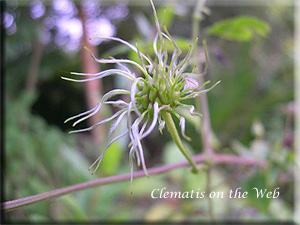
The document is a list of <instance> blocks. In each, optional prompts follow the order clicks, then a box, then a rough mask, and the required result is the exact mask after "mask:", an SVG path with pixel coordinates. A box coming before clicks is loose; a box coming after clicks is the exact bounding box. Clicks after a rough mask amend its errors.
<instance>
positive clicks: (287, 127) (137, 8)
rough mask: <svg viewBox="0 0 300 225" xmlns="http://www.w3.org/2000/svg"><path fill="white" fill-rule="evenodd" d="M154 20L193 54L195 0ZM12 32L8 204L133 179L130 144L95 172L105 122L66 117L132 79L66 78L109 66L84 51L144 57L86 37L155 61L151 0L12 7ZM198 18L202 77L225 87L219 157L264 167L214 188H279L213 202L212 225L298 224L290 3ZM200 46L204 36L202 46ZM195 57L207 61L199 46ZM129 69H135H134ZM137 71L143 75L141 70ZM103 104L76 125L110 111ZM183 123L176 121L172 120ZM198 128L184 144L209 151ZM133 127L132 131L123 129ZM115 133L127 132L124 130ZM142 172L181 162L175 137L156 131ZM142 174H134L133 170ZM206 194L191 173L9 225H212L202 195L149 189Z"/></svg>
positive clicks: (235, 173) (78, 196)
mask: <svg viewBox="0 0 300 225" xmlns="http://www.w3.org/2000/svg"><path fill="white" fill-rule="evenodd" d="M154 3H155V5H156V7H157V11H158V15H159V18H161V16H162V14H163V9H164V8H165V9H166V11H165V15H164V24H165V25H166V26H167V27H168V29H169V32H170V34H171V35H172V36H173V37H174V38H175V40H176V41H177V43H178V45H179V46H180V47H181V48H182V49H183V50H184V51H187V49H188V47H189V44H190V43H193V40H192V39H191V33H192V19H193V10H194V8H195V2H193V1H190V2H188V3H186V4H183V3H182V2H180V1H179V0H178V1H176V0H172V1H163V2H162V1H154ZM4 4H5V5H6V7H5V11H4V14H3V18H4V21H3V23H4V28H5V31H4V32H5V34H4V35H5V45H4V47H5V49H4V53H5V155H6V159H5V162H6V165H5V184H4V188H5V199H6V200H13V199H18V198H23V197H27V196H30V195H34V194H38V193H42V192H46V191H50V190H53V189H56V188H61V187H65V186H68V185H72V184H76V183H79V182H85V181H88V180H92V179H95V178H97V177H105V176H110V175H115V174H123V173H128V172H129V164H128V147H127V145H128V142H129V139H128V138H127V137H126V138H123V139H121V140H120V141H119V142H116V143H115V144H113V145H112V146H111V147H110V148H109V150H107V152H106V154H105V156H104V159H103V162H102V164H101V166H100V168H99V169H98V171H97V173H96V174H95V175H93V176H92V175H91V174H90V172H89V171H88V167H89V166H90V165H91V164H92V163H93V162H94V160H95V159H96V158H97V157H98V156H99V154H100V152H101V147H103V145H104V143H105V135H106V134H107V132H108V129H109V126H108V125H103V126H101V127H99V128H97V129H95V130H93V131H91V132H86V133H78V134H68V132H69V131H71V130H72V125H71V124H70V123H66V124H64V120H66V119H67V118H69V117H70V116H73V115H76V114H78V113H81V112H84V111H86V110H88V109H91V108H93V107H94V106H95V105H96V104H97V103H98V102H99V100H100V98H101V95H102V94H104V93H105V92H107V91H109V90H111V89H113V88H115V87H118V88H126V87H128V86H129V85H130V84H128V83H126V82H127V81H125V80H123V79H121V78H120V77H109V78H105V79H103V80H101V81H96V82H89V83H73V82H68V81H65V80H62V79H61V78H60V77H61V76H68V75H69V72H88V73H95V72H99V71H101V70H104V69H108V68H112V67H113V65H110V66H108V65H99V64H96V63H94V61H93V60H92V59H91V58H90V56H89V54H88V53H87V52H86V51H85V50H84V49H83V47H84V46H87V47H88V48H89V49H91V51H92V52H94V54H95V55H97V56H98V57H101V58H107V57H109V56H113V57H116V58H130V59H132V60H138V58H137V56H136V54H135V53H134V52H131V51H130V49H128V48H127V47H126V46H125V47H124V46H121V45H119V44H118V43H115V42H112V41H103V40H101V39H95V40H89V38H91V37H96V36H107V37H112V36H114V37H120V38H122V39H124V40H127V41H129V42H132V43H134V41H135V40H137V41H138V43H139V46H140V48H141V49H142V51H143V52H145V53H148V54H149V55H151V54H153V51H151V44H152V40H153V38H154V35H155V32H156V29H155V27H154V19H153V14H152V10H151V8H150V4H149V2H148V1H144V0H143V1H113V0H112V1H82V2H80V1H76V2H74V1H71V0H52V1H50V0H49V1H40V0H33V1H29V0H28V1H6V2H5V3H4ZM205 7H206V8H203V11H202V13H201V17H202V21H201V24H200V32H201V33H200V40H201V39H203V38H206V40H207V43H208V50H209V56H210V67H209V73H208V74H207V75H206V77H205V80H211V81H212V83H215V82H216V81H218V80H221V83H220V84H219V85H218V86H217V87H215V88H214V89H213V90H212V91H210V92H209V93H208V95H207V96H208V102H209V109H210V116H211V123H212V129H213V132H214V138H213V147H214V150H215V152H216V153H222V154H227V153H228V154H236V155H240V156H247V157H255V158H257V159H262V160H266V161H268V167H267V168H266V169H259V168H257V167H255V166H241V165H217V166H215V167H214V168H213V171H212V190H214V191H223V192H224V193H227V192H228V191H229V190H230V189H235V188H238V187H241V188H242V190H243V191H248V192H249V193H250V192H251V193H253V191H251V189H252V188H253V187H258V188H267V189H268V190H274V189H275V188H276V187H280V197H279V198H277V199H268V198H263V199H257V198H256V196H255V195H252V194H249V197H248V198H246V199H227V198H226V199H214V200H213V209H214V214H215V218H216V219H217V220H221V221H223V220H230V221H232V220H234V221H236V220H242V221H278V220H283V221H287V220H291V219H292V216H293V210H294V195H293V185H294V178H293V163H294V140H293V137H294V115H295V106H294V85H293V83H294V65H293V50H294V40H293V38H294V7H293V3H292V2H289V1H287V2H286V3H285V4H267V3H265V4H260V5H255V4H250V3H249V4H248V5H245V4H230V3H228V4H225V2H223V4H222V5H221V4H217V3H216V2H215V3H214V1H209V0H208V1H207V2H206V4H205ZM199 43H200V44H201V41H200V42H199ZM200 51H201V52H199V53H197V54H199V55H200V56H199V57H201V55H203V49H202V47H201V48H200ZM132 69H133V70H134V68H132ZM134 72H135V73H138V71H134ZM114 110H115V109H114V108H109V107H106V108H104V109H103V110H102V111H101V112H100V113H98V114H97V115H96V116H95V117H93V118H92V119H91V120H90V121H87V122H82V123H81V124H79V125H78V127H77V128H78V129H79V128H84V127H87V126H89V125H91V124H94V123H95V122H96V121H99V120H101V119H102V118H107V117H109V115H112V113H113V112H114ZM176 123H178V121H176ZM200 125H201V122H200V121H197V120H196V121H195V120H194V119H191V120H190V121H188V122H187V128H186V133H187V135H188V136H190V137H191V138H192V141H191V142H188V143H185V144H186V145H187V146H188V147H189V149H190V150H191V152H193V154H198V153H201V152H202V143H201V139H200V138H199V133H198V128H199V126H200ZM124 126H126V124H124ZM122 128H124V127H122V126H120V128H119V129H120V130H122ZM143 146H144V149H145V158H146V163H147V167H148V168H151V167H154V166H159V165H163V164H168V163H172V162H175V161H179V160H183V157H182V156H181V153H180V152H179V151H178V149H177V147H176V145H175V144H174V143H173V142H172V141H171V138H170V135H169V134H168V133H167V132H166V131H165V132H164V134H163V135H161V134H160V133H159V132H158V131H155V132H153V133H152V134H151V135H150V136H148V137H147V138H146V139H145V140H144V141H143ZM138 169H139V168H137V167H136V168H135V170H138ZM163 187H167V189H168V190H170V191H171V190H173V191H182V192H184V191H191V190H200V191H204V190H205V188H206V174H205V173H204V172H203V173H200V174H198V175H193V174H191V173H190V172H189V169H188V168H181V169H176V170H173V171H170V172H167V173H165V174H162V175H155V176H151V177H150V178H138V179H134V181H133V195H131V194H130V181H128V182H121V183H115V184H109V185H105V186H102V187H97V188H93V189H89V190H85V191H80V192H77V193H74V194H69V195H66V196H63V197H60V198H58V199H54V200H50V201H46V202H41V203H37V204H35V205H32V206H26V207H23V208H21V209H17V210H14V211H11V212H8V213H7V214H6V215H7V218H8V220H9V221H11V222H20V221H29V222H49V221H52V222H65V221H82V222H84V221H112V222H123V221H135V220H136V221H142V220H146V221H148V222H152V221H158V220H160V221H161V220H162V221H187V220H188V221H207V220H209V216H208V201H207V199H151V191H152V190H153V189H154V188H158V189H161V188H163Z"/></svg>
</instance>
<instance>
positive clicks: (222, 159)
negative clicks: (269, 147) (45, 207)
mask: <svg viewBox="0 0 300 225" xmlns="http://www.w3.org/2000/svg"><path fill="white" fill-rule="evenodd" d="M205 160H206V156H205V155H203V154H199V155H196V156H194V157H193V161H194V162H195V163H200V162H203V161H205ZM212 160H213V162H214V163H215V164H224V163H225V164H243V165H257V166H261V167H265V166H266V162H265V161H261V160H257V159H254V158H246V157H239V156H235V155H222V154H215V155H214V156H213V158H212ZM187 165H189V162H188V161H186V160H185V161H180V162H176V163H172V164H169V165H163V166H158V167H154V168H151V169H149V170H148V172H149V174H150V175H154V174H160V173H164V172H167V171H169V170H172V169H176V168H179V167H184V166H187ZM144 176H145V173H144V171H143V170H140V171H137V172H135V173H133V177H134V178H138V177H144ZM121 181H130V173H127V174H121V175H116V176H110V177H104V178H99V179H95V180H92V181H88V182H84V183H79V184H75V185H71V186H68V187H64V188H60V189H56V190H52V191H48V192H45V193H41V194H37V195H33V196H30V197H26V198H21V199H16V200H12V201H7V202H4V203H1V210H13V209H16V208H19V207H22V206H26V205H31V204H34V203H37V202H41V201H44V200H48V199H51V198H56V197H59V196H62V195H66V194H70V193H73V192H76V191H82V190H85V189H88V188H92V187H97V186H100V185H104V184H111V183H117V182H121Z"/></svg>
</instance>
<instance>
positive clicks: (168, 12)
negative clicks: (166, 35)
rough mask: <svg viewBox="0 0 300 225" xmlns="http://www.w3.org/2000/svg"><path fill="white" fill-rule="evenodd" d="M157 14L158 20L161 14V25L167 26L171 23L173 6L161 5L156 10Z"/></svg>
mask: <svg viewBox="0 0 300 225" xmlns="http://www.w3.org/2000/svg"><path fill="white" fill-rule="evenodd" d="M157 16H158V19H159V20H160V19H161V18H162V16H163V25H165V26H166V27H167V28H169V27H170V26H171V25H172V22H173V20H174V17H175V14H174V13H173V7H171V6H168V7H161V8H159V9H158V10H157Z"/></svg>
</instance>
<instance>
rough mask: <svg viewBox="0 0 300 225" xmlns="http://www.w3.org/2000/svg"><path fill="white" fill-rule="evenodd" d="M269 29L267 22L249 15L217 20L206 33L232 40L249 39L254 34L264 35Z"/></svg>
mask: <svg viewBox="0 0 300 225" xmlns="http://www.w3.org/2000/svg"><path fill="white" fill-rule="evenodd" d="M269 31H270V26H269V24H268V23H266V22H264V21H262V20H260V19H257V18H254V17H250V16H239V17H236V18H232V19H228V20H223V21H221V22H217V23H215V24H214V25H212V26H211V27H209V28H208V29H207V34H209V35H216V36H219V37H220V38H223V39H226V40H232V41H251V40H252V39H253V38H254V37H255V36H261V37H265V36H266V35H267V34H268V33H269Z"/></svg>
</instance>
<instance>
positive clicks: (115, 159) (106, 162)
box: [100, 142, 122, 175]
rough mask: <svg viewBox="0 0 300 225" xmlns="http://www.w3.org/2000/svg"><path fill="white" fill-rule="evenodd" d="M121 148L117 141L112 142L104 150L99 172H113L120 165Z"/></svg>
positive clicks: (109, 173) (108, 173) (107, 173)
mask: <svg viewBox="0 0 300 225" xmlns="http://www.w3.org/2000/svg"><path fill="white" fill-rule="evenodd" d="M121 156H122V148H121V146H120V144H119V143H118V142H114V143H113V144H112V145H111V146H110V147H109V148H108V149H107V150H106V152H105V155H104V157H103V159H102V162H101V165H100V166H101V172H103V173H104V174H106V175H112V174H115V173H116V172H117V170H118V168H119V166H120V162H121Z"/></svg>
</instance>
